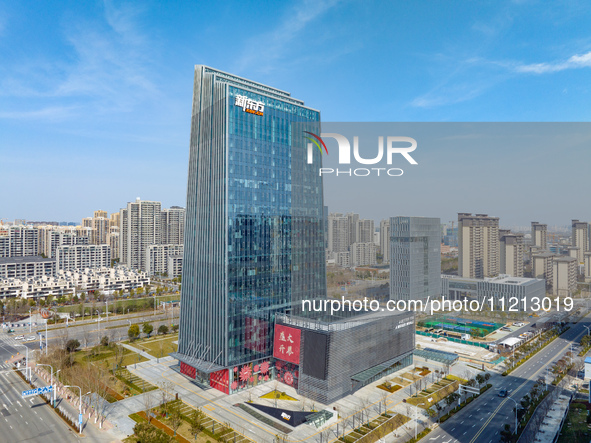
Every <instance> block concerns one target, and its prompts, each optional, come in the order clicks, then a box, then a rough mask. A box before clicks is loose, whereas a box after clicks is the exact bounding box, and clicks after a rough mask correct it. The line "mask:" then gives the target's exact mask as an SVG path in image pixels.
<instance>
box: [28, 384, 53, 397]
mask: <svg viewBox="0 0 591 443" xmlns="http://www.w3.org/2000/svg"><path fill="white" fill-rule="evenodd" d="M52 390H53V386H43V387H42V388H37V389H30V390H28V391H23V392H22V394H21V395H22V397H23V398H25V397H30V396H32V395H39V394H48V393H50V392H51V391H52Z"/></svg>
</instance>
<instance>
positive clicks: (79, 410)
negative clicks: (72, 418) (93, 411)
mask: <svg viewBox="0 0 591 443" xmlns="http://www.w3.org/2000/svg"><path fill="white" fill-rule="evenodd" d="M64 388H78V389H80V401H79V402H78V414H79V415H78V425H79V431H78V432H79V433H80V434H82V420H81V419H82V388H81V387H80V386H70V385H67V386H64Z"/></svg>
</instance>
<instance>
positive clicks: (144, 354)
mask: <svg viewBox="0 0 591 443" xmlns="http://www.w3.org/2000/svg"><path fill="white" fill-rule="evenodd" d="M121 346H123V347H124V348H125V349H129V350H130V351H133V352H135V353H136V354H139V355H141V356H142V357H145V358H147V359H148V360H157V357H154V356H153V355H150V354H148V353H147V352H146V351H142V350H141V349H140V348H136V347H135V346H131V345H128V344H126V343H121Z"/></svg>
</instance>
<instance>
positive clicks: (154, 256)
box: [146, 245, 183, 277]
mask: <svg viewBox="0 0 591 443" xmlns="http://www.w3.org/2000/svg"><path fill="white" fill-rule="evenodd" d="M179 254H180V255H181V256H182V255H183V245H150V246H148V249H147V250H146V273H147V274H148V275H164V274H166V275H167V276H168V277H172V276H171V275H168V258H169V257H170V256H171V255H179Z"/></svg>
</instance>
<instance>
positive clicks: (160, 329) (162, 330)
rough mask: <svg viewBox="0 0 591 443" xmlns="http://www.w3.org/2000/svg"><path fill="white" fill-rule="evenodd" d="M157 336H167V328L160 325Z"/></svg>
mask: <svg viewBox="0 0 591 443" xmlns="http://www.w3.org/2000/svg"><path fill="white" fill-rule="evenodd" d="M158 334H162V335H166V334H168V326H166V325H160V327H159V328H158Z"/></svg>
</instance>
